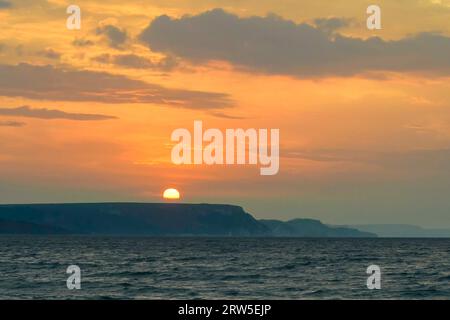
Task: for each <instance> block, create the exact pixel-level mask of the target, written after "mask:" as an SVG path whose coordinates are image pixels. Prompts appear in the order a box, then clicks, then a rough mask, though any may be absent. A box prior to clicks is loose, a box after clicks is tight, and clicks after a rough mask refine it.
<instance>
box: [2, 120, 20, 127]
mask: <svg viewBox="0 0 450 320" xmlns="http://www.w3.org/2000/svg"><path fill="white" fill-rule="evenodd" d="M24 125H25V123H24V122H19V121H0V127H23V126H24Z"/></svg>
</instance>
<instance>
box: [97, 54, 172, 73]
mask: <svg viewBox="0 0 450 320" xmlns="http://www.w3.org/2000/svg"><path fill="white" fill-rule="evenodd" d="M92 60H93V61H96V62H100V63H108V64H114V65H117V66H121V67H125V68H134V69H155V70H161V71H170V70H172V69H173V68H174V67H175V66H176V65H177V61H176V59H175V58H173V57H170V56H169V57H165V58H163V59H162V60H160V61H157V62H154V61H152V60H150V59H148V58H145V57H142V56H138V55H135V54H118V55H110V54H101V55H99V56H96V57H94V58H92Z"/></svg>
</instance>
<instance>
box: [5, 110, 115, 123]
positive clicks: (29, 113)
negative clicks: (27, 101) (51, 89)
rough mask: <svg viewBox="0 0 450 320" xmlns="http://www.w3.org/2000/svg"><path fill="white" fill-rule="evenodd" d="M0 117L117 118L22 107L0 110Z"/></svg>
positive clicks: (84, 119) (85, 119) (88, 119)
mask: <svg viewBox="0 0 450 320" xmlns="http://www.w3.org/2000/svg"><path fill="white" fill-rule="evenodd" d="M0 115H2V116H19V117H28V118H38V119H67V120H80V121H92V120H110V119H117V117H114V116H108V115H103V114H87V113H69V112H64V111H61V110H55V109H46V108H40V109H38V108H35V109H33V108H30V107H29V106H22V107H17V108H0Z"/></svg>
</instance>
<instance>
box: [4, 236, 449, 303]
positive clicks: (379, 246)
mask: <svg viewBox="0 0 450 320" xmlns="http://www.w3.org/2000/svg"><path fill="white" fill-rule="evenodd" d="M371 265H375V266H378V267H379V269H380V273H379V274H378V275H379V279H380V288H379V289H376V288H375V289H369V288H368V285H367V280H368V277H370V276H371V274H368V273H367V268H368V267H369V266H371ZM69 266H76V267H78V268H79V273H77V272H76V273H67V269H68V267H69ZM71 270H73V269H71ZM71 276H75V277H78V276H79V277H78V279H79V280H80V282H79V285H80V289H76V288H73V285H72V289H69V287H70V285H69V286H68V281H67V280H68V278H69V277H71ZM73 283H75V282H74V281H73V277H72V278H71V279H70V281H69V284H73ZM372 287H373V286H372ZM0 299H283V300H285V299H445V300H447V299H450V239H387V238H386V239H384V238H373V239H357V238H353V239H303V238H206V237H186V238H180V237H177V238H162V237H161V238H157V237H102V236H0Z"/></svg>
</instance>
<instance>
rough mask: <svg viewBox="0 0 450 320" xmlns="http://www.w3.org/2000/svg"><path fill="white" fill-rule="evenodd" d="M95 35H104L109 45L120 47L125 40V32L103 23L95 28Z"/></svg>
mask: <svg viewBox="0 0 450 320" xmlns="http://www.w3.org/2000/svg"><path fill="white" fill-rule="evenodd" d="M96 33H97V35H104V36H106V38H107V39H108V43H109V45H110V46H111V47H113V48H116V49H120V48H121V47H122V46H123V45H124V44H125V42H126V41H127V37H128V35H127V32H126V31H125V30H122V29H120V28H118V27H116V26H113V25H110V24H109V25H105V26H101V27H98V28H97V30H96Z"/></svg>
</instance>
